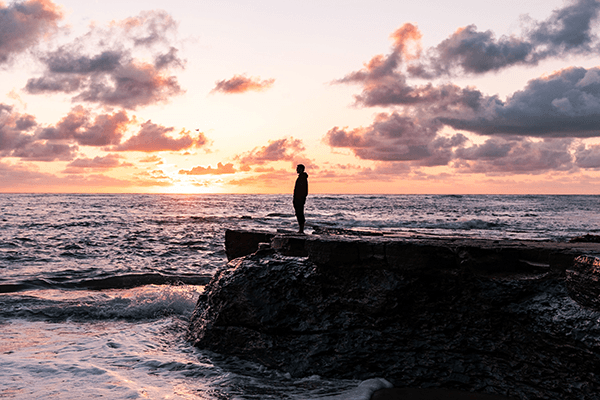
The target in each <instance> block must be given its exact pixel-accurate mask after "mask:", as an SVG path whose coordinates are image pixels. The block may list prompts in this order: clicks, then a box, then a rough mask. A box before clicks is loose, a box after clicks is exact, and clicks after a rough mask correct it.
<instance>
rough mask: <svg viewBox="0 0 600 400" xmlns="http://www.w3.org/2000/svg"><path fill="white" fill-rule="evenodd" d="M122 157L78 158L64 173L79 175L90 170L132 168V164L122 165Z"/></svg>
mask: <svg viewBox="0 0 600 400" xmlns="http://www.w3.org/2000/svg"><path fill="white" fill-rule="evenodd" d="M120 159H121V157H120V156H119V155H117V154H107V155H106V156H103V157H100V156H97V157H94V158H87V157H86V158H77V159H76V160H73V161H71V162H70V163H69V164H68V165H67V168H66V169H65V170H64V171H63V172H64V173H67V174H79V173H83V172H88V171H89V170H107V169H112V168H117V167H130V166H132V165H133V164H131V163H122V162H121V161H120Z"/></svg>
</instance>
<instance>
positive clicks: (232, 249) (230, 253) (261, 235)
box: [225, 229, 275, 260]
mask: <svg viewBox="0 0 600 400" xmlns="http://www.w3.org/2000/svg"><path fill="white" fill-rule="evenodd" d="M274 236H275V234H274V233H271V232H261V231H234V230H231V229H227V230H226V231H225V253H226V254H227V259H228V260H233V259H234V258H238V257H242V256H245V255H247V254H251V253H254V252H255V251H256V250H258V245H259V244H260V243H270V242H271V239H272V238H273V237H274Z"/></svg>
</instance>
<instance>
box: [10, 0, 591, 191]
mask: <svg viewBox="0 0 600 400" xmlns="http://www.w3.org/2000/svg"><path fill="white" fill-rule="evenodd" d="M599 12H600V2H598V1H595V0H574V1H569V0H567V1H563V0H543V1H542V0H539V1H538V0H525V1H523V0H519V1H517V0H502V1H500V0H498V1H488V2H481V1H475V0H454V1H452V2H449V1H446V0H421V1H419V2H416V1H407V0H372V1H368V2H367V1H355V0H345V1H341V0H318V1H316V0H302V1H300V0H298V1H296V0H290V1H275V0H253V1H248V0H218V1H217V0H199V1H193V2H192V1H183V0H171V1H164V0H160V1H159V0H147V1H137V0H130V1H116V0H89V1H81V0H64V1H51V0H28V1H16V2H2V1H0V74H1V76H2V78H1V79H0V192H40V193H49V192H57V193H104V192H106V193H288V192H291V190H292V188H293V183H294V180H295V178H296V173H295V166H296V164H298V163H303V164H305V165H306V170H307V172H308V175H309V185H310V192H311V193H399V194H404V193H431V194H433V193H456V194H460V193H517V194H527V193H531V194H537V193H544V194H563V193H564V194H570V193H572V194H578V193H581V194H600V39H599V38H598V34H599V33H600V26H599V18H598V15H599Z"/></svg>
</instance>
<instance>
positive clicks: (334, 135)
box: [324, 113, 466, 165]
mask: <svg viewBox="0 0 600 400" xmlns="http://www.w3.org/2000/svg"><path fill="white" fill-rule="evenodd" d="M439 128H441V125H440V124H439V123H437V122H435V121H420V120H418V119H415V118H412V117H407V116H403V115H400V114H398V113H392V114H379V115H378V116H377V117H376V118H375V121H374V122H373V124H371V126H369V127H367V128H357V129H352V130H348V129H340V128H338V127H334V128H333V129H331V130H329V132H327V134H326V135H325V137H324V142H325V143H326V144H327V145H329V146H331V147H341V148H348V149H350V150H352V152H353V153H354V154H355V155H356V156H357V157H359V158H361V159H364V160H377V161H412V162H416V163H418V164H420V165H445V164H447V163H448V162H449V161H450V160H451V159H452V154H453V153H452V149H453V148H456V147H459V146H462V145H463V143H464V142H466V137H465V136H464V135H462V134H456V135H454V136H452V137H450V138H447V137H442V136H439V135H438V134H437V131H438V130H439Z"/></svg>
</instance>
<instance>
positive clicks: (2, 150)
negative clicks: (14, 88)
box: [0, 103, 78, 161]
mask: <svg viewBox="0 0 600 400" xmlns="http://www.w3.org/2000/svg"><path fill="white" fill-rule="evenodd" d="M36 127H37V123H36V121H35V118H34V117H33V116H31V115H29V114H20V113H18V112H15V111H13V108H12V107H11V106H8V105H5V104H1V103H0V157H18V158H23V159H29V160H31V161H56V160H60V161H69V160H72V159H73V157H74V156H75V154H76V152H77V149H78V148H77V146H69V145H67V144H64V143H52V142H50V141H46V140H39V138H38V137H36V135H35V132H34V131H35V128H36Z"/></svg>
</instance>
